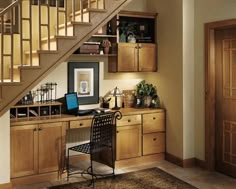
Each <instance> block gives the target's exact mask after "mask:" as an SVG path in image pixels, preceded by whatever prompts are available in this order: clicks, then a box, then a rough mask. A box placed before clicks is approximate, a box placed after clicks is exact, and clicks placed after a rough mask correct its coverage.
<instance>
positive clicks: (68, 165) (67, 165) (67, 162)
mask: <svg viewBox="0 0 236 189" xmlns="http://www.w3.org/2000/svg"><path fill="white" fill-rule="evenodd" d="M66 172H67V181H69V176H70V175H69V174H70V150H69V149H68V150H67V161H66Z"/></svg>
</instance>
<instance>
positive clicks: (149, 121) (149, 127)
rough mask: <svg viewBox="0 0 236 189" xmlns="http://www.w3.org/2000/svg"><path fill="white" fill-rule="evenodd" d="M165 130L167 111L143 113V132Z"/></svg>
mask: <svg viewBox="0 0 236 189" xmlns="http://www.w3.org/2000/svg"><path fill="white" fill-rule="evenodd" d="M158 131H165V113H164V112H160V113H151V114H143V133H153V132H158Z"/></svg>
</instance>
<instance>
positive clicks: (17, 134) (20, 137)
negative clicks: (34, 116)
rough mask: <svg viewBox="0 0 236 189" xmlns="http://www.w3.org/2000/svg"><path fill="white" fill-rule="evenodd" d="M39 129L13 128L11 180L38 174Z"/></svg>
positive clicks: (35, 127)
mask: <svg viewBox="0 0 236 189" xmlns="http://www.w3.org/2000/svg"><path fill="white" fill-rule="evenodd" d="M37 129H38V126H37V125H26V126H21V127H18V126H17V127H11V135H10V137H11V178H14V177H20V176H26V175H33V174H36V173H37V170H38V165H37V160H38V131H37Z"/></svg>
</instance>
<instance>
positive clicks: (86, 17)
mask: <svg viewBox="0 0 236 189" xmlns="http://www.w3.org/2000/svg"><path fill="white" fill-rule="evenodd" d="M71 20H73V16H71ZM74 21H77V22H82V16H81V15H78V14H77V15H75V20H74ZM89 21H90V19H89V13H84V15H83V22H89Z"/></svg>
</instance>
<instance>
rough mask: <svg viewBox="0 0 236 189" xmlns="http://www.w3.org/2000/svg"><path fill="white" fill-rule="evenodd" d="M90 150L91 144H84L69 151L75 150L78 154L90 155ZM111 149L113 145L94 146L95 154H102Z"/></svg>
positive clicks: (99, 144)
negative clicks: (103, 151) (101, 152)
mask: <svg viewBox="0 0 236 189" xmlns="http://www.w3.org/2000/svg"><path fill="white" fill-rule="evenodd" d="M90 148H91V143H84V144H79V145H77V146H73V147H70V148H69V150H73V151H76V152H81V153H84V154H89V153H90ZM107 148H111V144H109V145H107V144H101V143H98V144H94V145H93V152H100V151H102V150H104V149H107Z"/></svg>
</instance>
